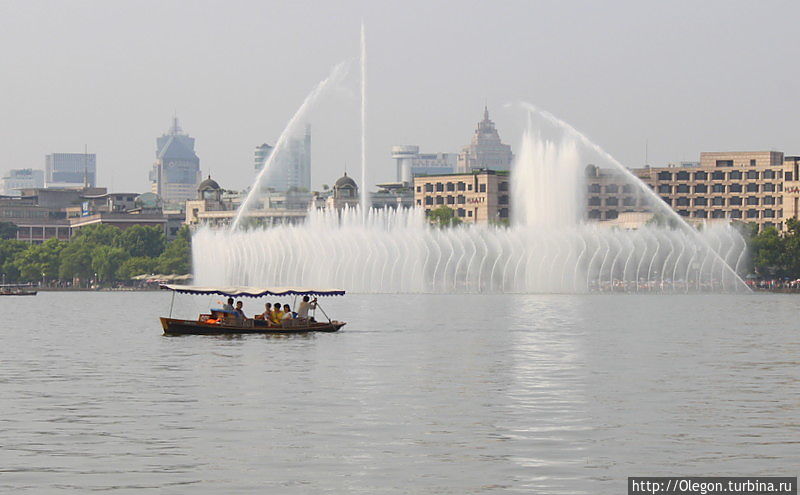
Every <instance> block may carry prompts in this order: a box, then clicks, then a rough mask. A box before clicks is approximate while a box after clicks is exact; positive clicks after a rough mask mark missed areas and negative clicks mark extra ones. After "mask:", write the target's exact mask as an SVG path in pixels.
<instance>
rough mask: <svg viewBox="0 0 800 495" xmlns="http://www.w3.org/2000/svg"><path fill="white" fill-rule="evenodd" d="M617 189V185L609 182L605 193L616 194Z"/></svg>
mask: <svg viewBox="0 0 800 495" xmlns="http://www.w3.org/2000/svg"><path fill="white" fill-rule="evenodd" d="M617 191H619V187H618V186H617V185H616V184H609V185H607V186H606V193H608V194H617Z"/></svg>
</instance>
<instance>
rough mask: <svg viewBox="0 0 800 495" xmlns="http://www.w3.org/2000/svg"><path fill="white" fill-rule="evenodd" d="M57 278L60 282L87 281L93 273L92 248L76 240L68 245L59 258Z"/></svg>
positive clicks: (81, 240)
mask: <svg viewBox="0 0 800 495" xmlns="http://www.w3.org/2000/svg"><path fill="white" fill-rule="evenodd" d="M59 258H60V259H59V261H60V266H59V267H58V277H59V278H60V279H61V280H73V279H76V278H79V279H81V280H84V281H85V280H89V279H90V278H91V277H92V274H93V273H94V270H93V269H92V246H91V245H90V244H89V243H88V242H84V239H81V238H78V239H75V240H73V241H72V242H70V243H69V245H68V246H67V247H65V248H64V250H63V251H61V255H60V256H59Z"/></svg>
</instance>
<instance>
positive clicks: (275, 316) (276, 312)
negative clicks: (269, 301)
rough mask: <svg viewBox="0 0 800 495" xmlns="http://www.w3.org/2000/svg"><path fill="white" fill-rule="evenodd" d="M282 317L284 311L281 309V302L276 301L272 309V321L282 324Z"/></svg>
mask: <svg viewBox="0 0 800 495" xmlns="http://www.w3.org/2000/svg"><path fill="white" fill-rule="evenodd" d="M282 319H283V311H281V303H275V306H274V309H273V310H272V323H274V324H276V325H280V324H281V320H282Z"/></svg>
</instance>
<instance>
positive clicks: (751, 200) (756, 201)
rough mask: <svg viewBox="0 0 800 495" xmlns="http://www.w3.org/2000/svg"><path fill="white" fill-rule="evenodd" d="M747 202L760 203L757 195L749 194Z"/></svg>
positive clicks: (749, 203) (751, 203)
mask: <svg viewBox="0 0 800 495" xmlns="http://www.w3.org/2000/svg"><path fill="white" fill-rule="evenodd" d="M747 204H748V205H758V197H756V196H748V197H747Z"/></svg>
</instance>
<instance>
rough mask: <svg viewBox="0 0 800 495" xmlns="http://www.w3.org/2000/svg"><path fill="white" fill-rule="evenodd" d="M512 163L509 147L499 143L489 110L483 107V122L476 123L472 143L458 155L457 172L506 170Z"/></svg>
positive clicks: (498, 136) (512, 156)
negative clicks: (482, 169)
mask: <svg viewBox="0 0 800 495" xmlns="http://www.w3.org/2000/svg"><path fill="white" fill-rule="evenodd" d="M513 161H514V154H513V153H512V152H511V146H509V145H507V144H503V142H502V141H500V134H499V133H498V132H497V129H496V128H495V126H494V122H492V121H491V120H489V109H488V108H487V107H484V109H483V120H481V121H480V122H478V128H477V129H475V134H473V135H472V142H471V143H470V144H468V145H467V146H465V147H464V148H463V149H462V150H461V153H459V154H458V166H457V168H458V172H459V173H466V172H469V171H471V170H475V169H479V168H485V169H490V170H508V169H510V168H511V162H513Z"/></svg>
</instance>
